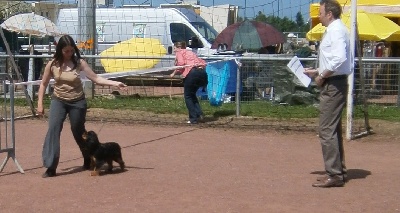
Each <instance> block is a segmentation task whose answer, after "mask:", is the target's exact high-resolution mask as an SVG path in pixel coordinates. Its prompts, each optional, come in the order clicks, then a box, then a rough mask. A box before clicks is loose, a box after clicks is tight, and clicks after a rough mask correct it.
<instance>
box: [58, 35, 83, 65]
mask: <svg viewBox="0 0 400 213" xmlns="http://www.w3.org/2000/svg"><path fill="white" fill-rule="evenodd" d="M66 46H71V47H73V48H74V50H75V54H74V55H72V63H74V69H75V68H76V67H77V66H78V61H79V60H80V59H81V54H80V52H79V49H78V47H77V46H76V44H75V41H74V39H73V38H72V37H71V36H69V35H63V36H62V37H61V38H60V40H58V43H57V46H56V53H55V54H54V57H53V58H54V61H53V63H52V64H51V66H53V65H54V64H59V65H61V63H62V61H63V60H64V56H63V52H62V49H63V48H64V47H66Z"/></svg>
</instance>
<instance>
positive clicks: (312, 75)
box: [304, 68, 318, 78]
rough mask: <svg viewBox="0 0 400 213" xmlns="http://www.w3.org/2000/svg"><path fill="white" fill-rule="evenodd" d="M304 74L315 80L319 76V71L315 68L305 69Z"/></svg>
mask: <svg viewBox="0 0 400 213" xmlns="http://www.w3.org/2000/svg"><path fill="white" fill-rule="evenodd" d="M304 74H306V75H307V76H308V77H310V78H315V77H317V76H318V70H317V69H314V68H305V69H304Z"/></svg>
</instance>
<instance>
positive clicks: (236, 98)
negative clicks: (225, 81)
mask: <svg viewBox="0 0 400 213" xmlns="http://www.w3.org/2000/svg"><path fill="white" fill-rule="evenodd" d="M237 60H238V59H235V62H236V64H237V72H236V97H235V101H236V117H239V116H240V85H241V82H240V64H239V63H238V61H237Z"/></svg>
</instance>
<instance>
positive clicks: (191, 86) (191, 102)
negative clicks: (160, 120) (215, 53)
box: [170, 42, 208, 124]
mask: <svg viewBox="0 0 400 213" xmlns="http://www.w3.org/2000/svg"><path fill="white" fill-rule="evenodd" d="M174 51H175V65H176V66H185V67H184V68H182V69H177V70H174V71H173V72H172V73H171V75H170V76H171V78H172V77H174V76H175V74H177V73H179V74H180V75H182V77H183V96H184V98H185V103H186V107H187V109H188V111H189V121H188V123H189V124H197V123H198V122H199V120H201V119H202V118H203V111H202V110H201V107H200V103H199V100H198V99H197V96H196V92H197V90H198V89H199V88H200V87H205V86H207V83H208V80H207V73H206V71H205V67H206V62H205V61H204V60H203V59H201V58H199V57H198V56H197V55H196V53H194V52H192V51H190V50H186V43H185V42H175V44H174Z"/></svg>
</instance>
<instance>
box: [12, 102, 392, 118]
mask: <svg viewBox="0 0 400 213" xmlns="http://www.w3.org/2000/svg"><path fill="white" fill-rule="evenodd" d="M200 104H201V107H202V109H203V111H204V113H205V114H206V115H213V116H214V117H225V116H234V115H236V104H235V103H224V104H222V105H221V106H218V107H216V106H211V105H210V104H209V102H208V101H207V100H202V101H200ZM15 105H16V106H27V103H26V100H25V99H15ZM44 105H45V106H46V107H47V108H48V107H49V105H50V98H46V99H45V100H44ZM34 106H35V107H36V106H37V104H36V103H34ZM88 106H89V107H90V108H105V109H128V110H139V111H149V112H153V113H157V114H187V109H186V105H185V102H184V100H183V98H172V99H170V98H169V97H140V98H135V97H130V96H117V98H115V99H108V98H103V97H96V98H94V99H88ZM362 109H363V108H362V106H355V108H354V113H353V114H354V117H355V118H363V110H362ZM368 113H369V118H370V119H381V120H387V121H400V107H396V106H382V105H369V106H368ZM240 115H242V116H253V117H266V118H277V119H289V118H297V119H302V118H317V117H318V108H317V107H315V106H290V105H280V104H274V103H271V102H268V101H251V102H242V103H241V105H240ZM343 115H344V116H345V113H343Z"/></svg>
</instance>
